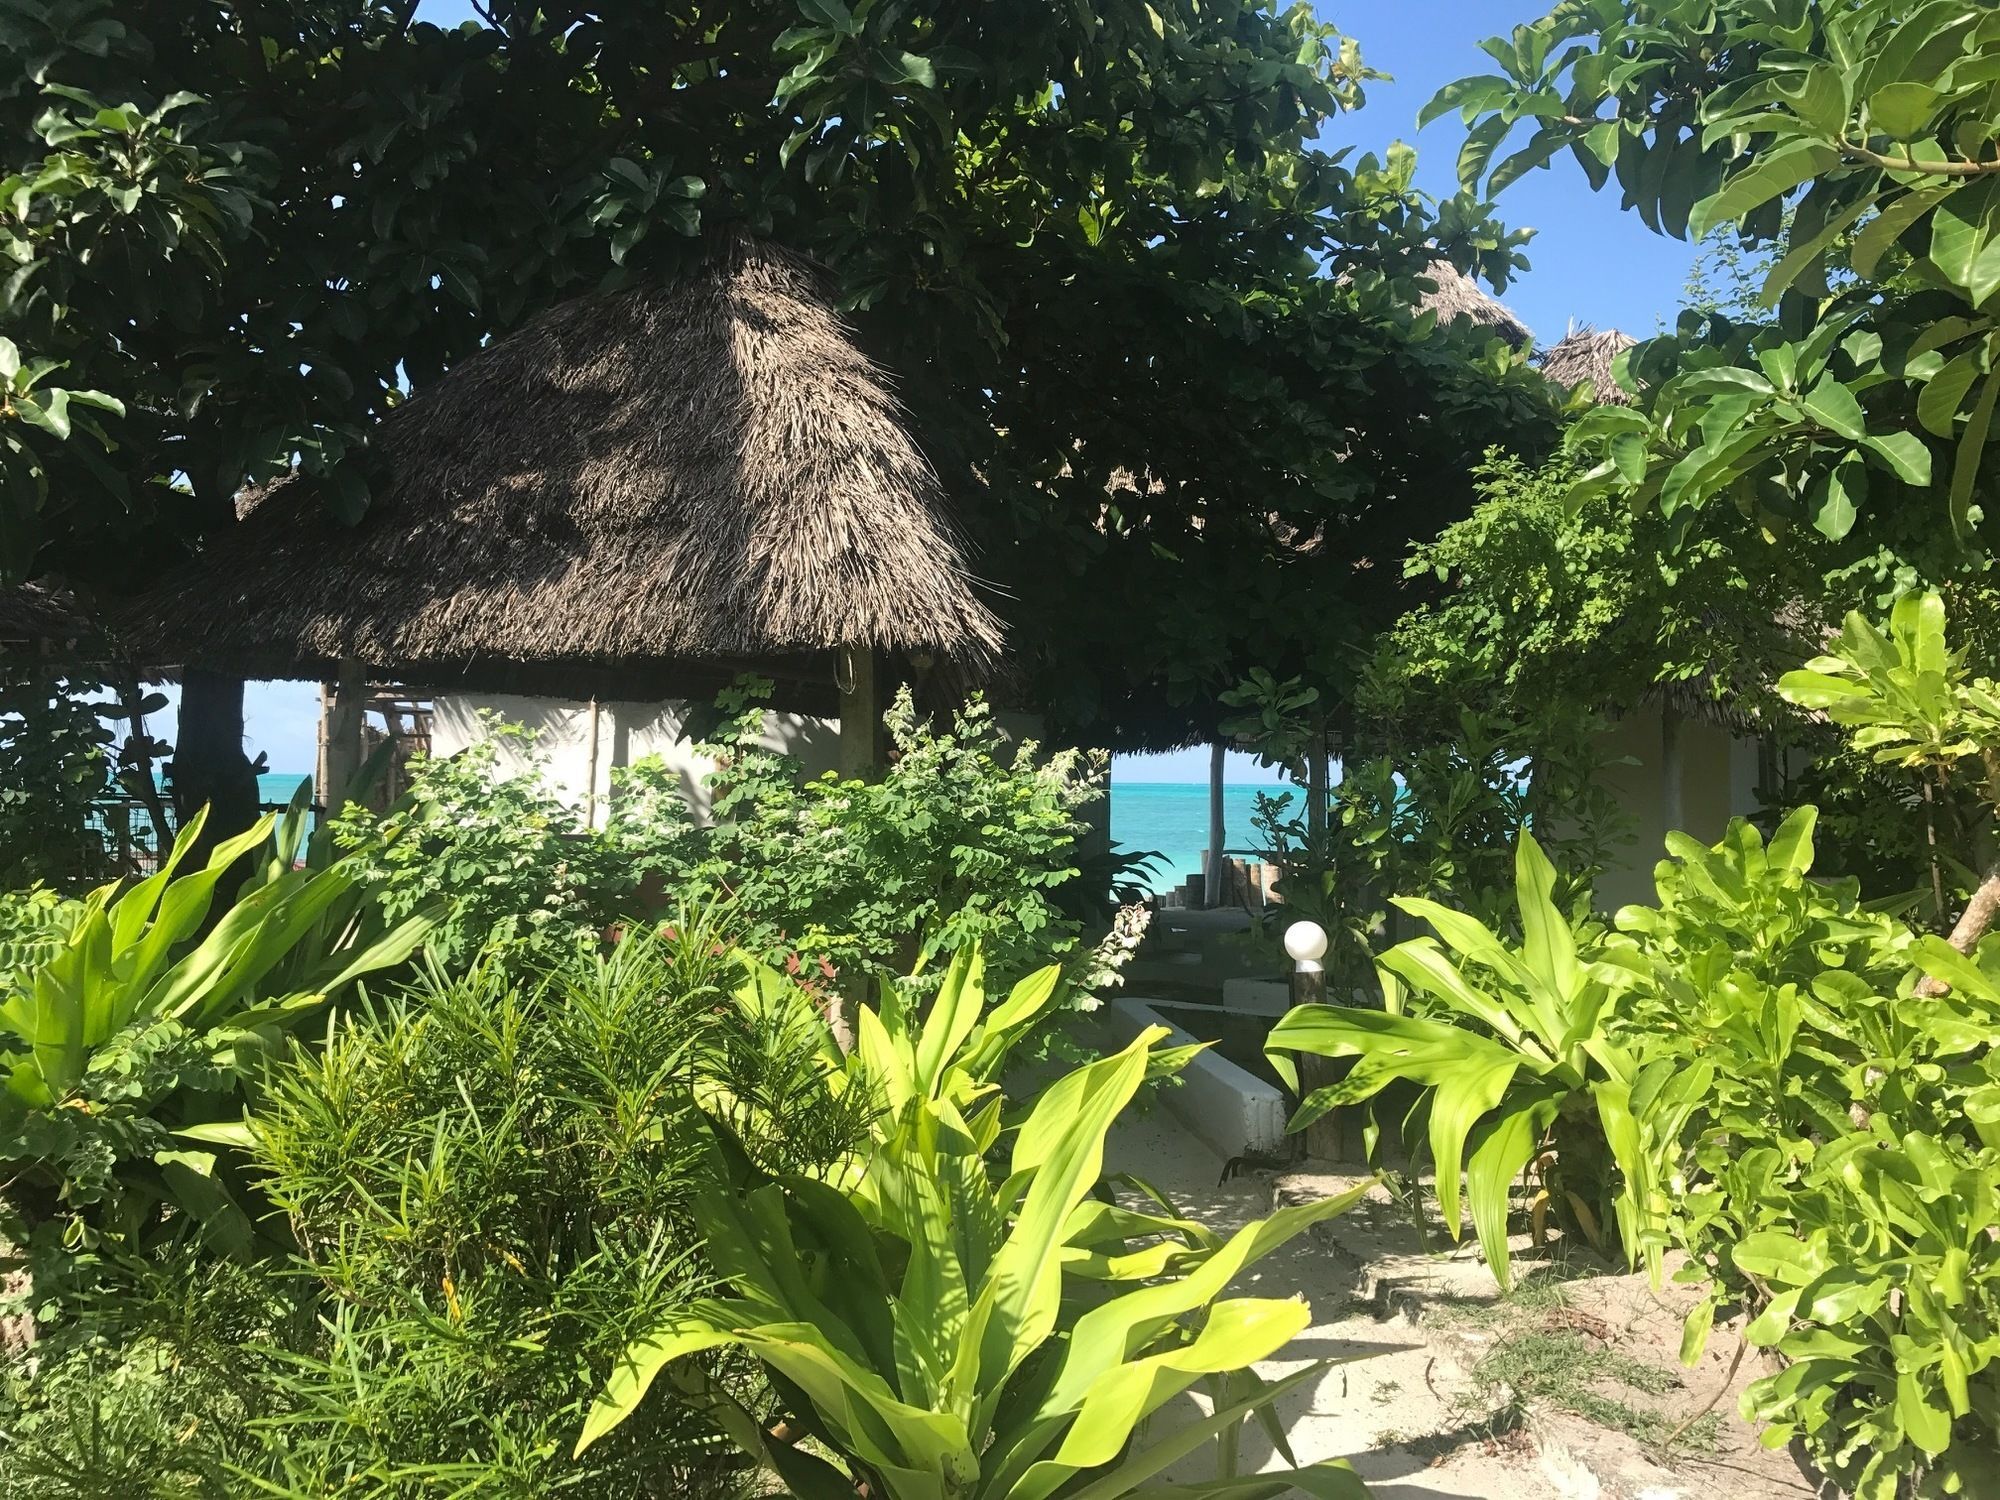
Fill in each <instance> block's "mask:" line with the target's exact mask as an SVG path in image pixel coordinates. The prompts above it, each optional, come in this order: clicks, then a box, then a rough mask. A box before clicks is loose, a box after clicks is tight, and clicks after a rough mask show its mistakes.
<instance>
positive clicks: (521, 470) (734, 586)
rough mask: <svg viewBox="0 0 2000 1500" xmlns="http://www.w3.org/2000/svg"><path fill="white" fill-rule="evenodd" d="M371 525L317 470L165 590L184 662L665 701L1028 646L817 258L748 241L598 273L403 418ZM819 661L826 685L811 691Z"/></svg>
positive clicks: (381, 453)
mask: <svg viewBox="0 0 2000 1500" xmlns="http://www.w3.org/2000/svg"><path fill="white" fill-rule="evenodd" d="M371 461H372V462H373V463H374V464H375V466H376V468H377V470H378V473H379V477H378V478H377V480H376V482H375V484H374V494H373V500H372V503H371V505H370V507H369V510H368V512H367V514H366V515H365V516H364V517H363V519H362V521H361V522H360V524H359V525H357V526H353V527H349V526H345V525H342V524H341V523H340V522H339V521H337V520H336V519H334V518H333V517H332V516H331V515H330V514H329V512H328V509H327V507H326V506H324V505H323V504H321V501H320V496H319V495H318V494H317V493H315V485H314V484H313V482H311V481H310V480H307V479H304V478H300V477H294V478H292V479H289V480H284V481H280V482H279V483H277V484H275V485H273V486H271V487H270V488H269V489H267V490H266V491H264V492H263V493H261V494H258V495H255V496H253V497H251V498H250V500H249V503H248V504H247V506H246V508H245V513H244V514H243V515H242V516H241V519H240V520H239V522H238V524H237V525H235V526H233V527H231V528H229V529H228V530H227V531H226V532H224V533H223V534H221V535H220V536H218V537H216V538H215V539H214V540H213V541H212V542H210V543H209V544H208V545H207V546H206V547H205V548H204V549H203V551H202V553H201V555H200V556H199V557H198V558H197V559H196V560H195V561H194V562H193V564H192V565H190V566H188V567H186V568H183V569H181V570H180V571H179V572H177V573H176V574H174V575H173V576H171V577H169V578H168V579H166V580H165V581H164V582H163V584H162V586H161V587H159V588H158V589H155V590H153V591H151V592H150V593H149V594H148V595H147V596H146V597H144V598H142V599H141V600H140V601H138V603H137V605H136V606H135V608H134V609H133V611H132V619H131V622H130V634H131V636H132V637H133V639H134V641H135V644H137V645H138V646H139V647H140V649H141V650H142V651H143V653H144V654H145V655H147V656H148V657H150V658H152V659H153V660H154V662H155V663H156V664H159V665H176V666H190V665H192V666H199V667H205V668H209V669H213V670H219V671H227V672H233V673H241V674H243V675H246V676H257V677H290V678H307V679H312V678H318V679H322V680H324V679H327V678H330V677H332V676H334V674H335V671H336V669H337V668H338V667H339V666H340V664H342V663H347V664H348V665H349V666H350V668H351V667H352V666H353V665H354V664H359V665H361V666H364V667H366V668H368V669H372V670H374V671H375V672H377V673H385V674H394V675H395V676H397V677H398V678H400V679H401V680H404V681H407V682H411V683H413V684H420V685H422V686H426V687H430V688H440V689H442V688H454V687H457V688H465V689H471V690H476V691H484V692H519V693H530V694H540V695H546V696H557V697H563V698H568V699H578V700H580V699H582V698H584V697H586V696H592V695H597V696H605V697H623V698H633V699H656V698H666V697H679V696H689V697H692V696H699V695H704V694H706V693H707V692H709V691H712V690H713V688H715V687H717V686H720V685H723V684H725V683H726V682H727V681H728V680H729V679H730V678H731V677H732V676H734V675H735V674H736V673H737V672H739V671H742V670H745V669H754V670H756V671H758V672H761V673H764V674H766V675H769V676H772V677H774V678H776V679H778V681H779V683H780V685H781V686H780V697H781V698H784V697H787V696H789V697H790V698H791V699H792V701H794V702H796V703H798V706H801V707H815V708H822V709H823V708H830V707H831V706H832V705H831V697H832V684H833V681H834V678H835V670H836V660H837V658H838V657H839V655H840V654H841V653H842V652H843V651H846V650H850V649H852V650H861V649H864V648H865V649H866V650H868V651H869V652H871V653H872V652H883V653H891V654H900V655H904V656H930V657H934V658H940V659H947V660H950V661H954V662H957V663H960V664H964V665H971V666H978V665H983V664H984V663H986V662H988V661H990V660H991V659H992V658H993V657H995V655H996V654H997V652H998V650H999V645H1000V636H1001V627H1000V624H999V622H998V620H997V619H996V618H995V617H994V615H993V614H992V613H991V612H990V611H989V610H988V609H987V607H986V606H985V605H984V604H982V603H981V602H980V600H979V599H978V598H977V596H976V595H975V592H974V589H973V586H972V583H971V579H970V572H969V563H968V558H967V554H966V549H965V546H964V543H963V542H962V540H961V536H960V533H959V532H958V530H957V529H956V527H955V526H954V525H953V523H952V521H951V519H950V518H949V515H948V512H947V507H946V505H945V500H944V496H943V493H942V491H941V489H940V486H939V484H938V480H937V477H936V475H935V474H934V473H933V471H932V469H931V467H930V465H929V464H928V462H926V460H925V458H924V456H923V454H922V453H921V452H920V451H919V449H918V447H917V444H916V443H915V441H914V440H913V439H912V438H911V436H910V434H909V432H908V431H907V429H906V427H905V425H904V420H903V413H902V411H901V409H900V407H899V406H898V404H897V401H896V399H895V397H894V395H893V394H892V393H891V390H890V388H889V385H888V382H887V380H886V379H885V377H884V375H883V373H882V372H881V370H879V369H878V368H877V367H876V366H875V365H874V364H872V363H871V362H870V361H869V359H868V358H867V356H866V355H864V354H863V353H862V352H861V351H860V349H859V348H858V347H856V345H855V343H854V341H853V339H852V337H851V335H850V332H849V330H848V329H847V327H846V326H845V325H844V324H843V323H842V321H841V320H840V318H839V317H838V315H837V314H836V313H835V312H834V311H833V310H832V307H831V305H830V303H829V302H828V300H827V297H826V292H825V288H824V286H823V284H822V281H821V277H820V276H819V274H818V273H817V271H816V270H815V269H814V268H813V267H812V266H810V265H809V264H808V263H807V262H805V261H804V260H801V259H799V258H798V257H796V256H794V255H791V254H789V253H787V252H785V251H783V250H780V249H777V248H774V247H772V246H769V245H764V244H759V243H756V242H753V241H750V240H747V239H741V238H734V239H728V240H723V241H718V242H717V243H716V244H715V245H714V246H712V247H711V251H710V253H709V254H708V255H707V257H706V258H705V259H704V260H703V261H702V262H701V263H700V265H699V266H698V267H696V268H695V269H694V270H692V271H690V272H688V273H687V274H685V275H683V276H681V277H679V278H676V279H673V280H670V281H666V282H661V283H649V284H645V285H640V286H635V287H630V288H626V289H623V290H618V291H613V292H603V293H597V294H594V295H589V296H583V297H579V298H577V299H575V300H573V301H570V302H566V303H563V304H561V305H560V306H557V307H555V308H553V309H551V310H550V311H548V312H547V313H544V314H543V315H541V316H540V317H538V318H536V319H534V320H533V321H531V322H530V323H528V324H526V325H525V326H524V327H522V328H520V329H519V330H517V331H516V332H514V333H511V334H509V335H507V336H506V337H504V338H501V339H497V340H495V341H494V342H493V343H492V344H490V345H489V346H488V347H487V348H485V349H483V350H481V351H479V352H478V353H477V354H475V355H473V356H471V357H470V358H468V359H466V360H464V361H463V362H461V363H460V364H459V365H457V366H456V367H454V368H453V369H452V370H451V372H450V373H449V374H448V375H446V376H445V377H444V378H443V379H441V380H439V381H438V382H437V383H436V384H434V385H432V386H430V387H428V388H426V389H425V390H423V391H421V392H419V393H418V394H417V395H416V396H414V397H413V398H411V399H410V400H409V401H408V402H407V403H406V404H404V405H403V406H401V407H399V408H398V409H397V410H396V411H395V412H393V413H392V414H391V415H390V416H389V417H388V418H386V419H385V420H384V421H383V423H382V424H381V426H380V428H379V429H378V431H377V433H376V435H375V438H374V442H373V445H372V460H371ZM802 687H803V688H807V689H809V691H807V693H806V696H805V699H804V700H801V698H800V694H799V692H798V691H797V690H798V689H800V688H802Z"/></svg>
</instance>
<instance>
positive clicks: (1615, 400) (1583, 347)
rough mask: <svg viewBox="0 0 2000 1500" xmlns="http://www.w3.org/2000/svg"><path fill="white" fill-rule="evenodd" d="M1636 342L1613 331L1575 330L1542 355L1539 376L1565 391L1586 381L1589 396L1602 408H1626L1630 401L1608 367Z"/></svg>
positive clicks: (1608, 329)
mask: <svg viewBox="0 0 2000 1500" xmlns="http://www.w3.org/2000/svg"><path fill="white" fill-rule="evenodd" d="M1638 342H1639V341H1638V340H1637V339H1635V338H1631V337H1629V336H1628V335H1626V334H1622V333H1620V332H1619V331H1618V330H1617V329H1615V328H1607V329H1605V330H1604V331H1603V332H1602V333H1600V332H1598V331H1597V330H1596V329H1595V328H1589V327H1585V328H1578V329H1575V330H1573V331H1572V332H1571V333H1570V334H1569V336H1568V337H1567V338H1565V339H1563V341H1562V342H1561V343H1559V344H1557V345H1555V346H1554V347H1553V348H1551V349H1550V350H1549V351H1548V352H1547V353H1545V354H1543V355H1542V373H1543V374H1544V375H1546V376H1548V378H1549V379H1550V380H1552V381H1554V382H1555V383H1556V384H1557V385H1559V386H1561V387H1562V388H1563V389H1564V390H1565V391H1573V390H1575V389H1576V388H1577V387H1578V386H1579V385H1581V384H1583V382H1584V381H1586V380H1587V381H1589V382H1590V384H1591V389H1592V393H1593V395H1594V396H1595V397H1596V399H1597V400H1598V401H1599V402H1600V403H1602V404H1603V405H1606V406H1630V405H1631V404H1632V398H1631V396H1630V395H1628V394H1627V393H1626V392H1625V390H1624V388H1623V387H1622V386H1620V385H1619V384H1618V380H1617V378H1616V377H1615V376H1614V375H1613V374H1612V373H1611V365H1612V362H1613V361H1614V360H1616V359H1617V358H1618V356H1619V355H1621V354H1623V353H1624V352H1625V351H1626V350H1627V349H1630V348H1631V347H1632V346H1633V345H1634V344H1636V343H1638Z"/></svg>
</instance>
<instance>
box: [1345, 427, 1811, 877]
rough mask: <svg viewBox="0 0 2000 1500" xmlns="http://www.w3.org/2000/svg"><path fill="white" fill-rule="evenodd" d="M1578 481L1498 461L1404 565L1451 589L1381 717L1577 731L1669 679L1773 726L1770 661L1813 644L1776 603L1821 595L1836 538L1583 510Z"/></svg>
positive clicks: (1413, 632)
mask: <svg viewBox="0 0 2000 1500" xmlns="http://www.w3.org/2000/svg"><path fill="white" fill-rule="evenodd" d="M1581 472H1582V471H1581V469H1580V468H1579V466H1578V465H1577V464H1576V463H1575V462H1574V461H1573V460H1571V459H1568V458H1557V459H1552V460H1550V461H1549V462H1548V463H1546V464H1544V465H1541V466H1540V467H1530V466H1528V465H1527V464H1524V463H1522V462H1521V461H1520V460H1519V459H1517V458H1514V457H1511V456H1508V455H1505V454H1501V453H1498V452H1496V453H1494V454H1491V455H1489V456H1488V459H1487V461H1486V462H1485V463H1484V464H1483V465H1482V466H1481V468H1480V469H1479V471H1478V481H1479V489H1480V497H1481V498H1480V503H1479V505H1478V507H1477V509H1475V510H1474V511H1473V512H1472V514H1471V515H1470V516H1468V517H1466V518H1465V519H1464V520H1462V521H1458V522H1456V523H1454V524H1453V525H1451V526H1448V527H1446V528H1445V530H1444V531H1443V532H1441V533H1440V534H1439V535H1438V536H1437V537H1436V538H1435V539H1434V540H1432V541H1429V542H1426V543H1424V544H1423V545H1422V546H1420V547H1418V548H1416V549H1415V550H1414V551H1413V552H1412V553H1411V554H1410V557H1409V560H1408V562H1407V563H1406V564H1405V566H1404V572H1405V574H1406V576H1408V577H1409V578H1412V579H1419V578H1425V577H1427V576H1428V577H1429V578H1431V579H1434V580H1435V581H1436V582H1437V583H1440V584H1444V585H1448V586H1449V590H1450V591H1449V592H1448V593H1446V594H1445V595H1444V596H1443V597H1442V598H1439V599H1437V600H1435V601H1434V602H1431V603H1428V604H1424V605H1420V606H1419V607H1418V608H1416V609H1413V610H1411V611H1409V612H1408V613H1407V614H1405V615H1404V616H1403V617H1402V618H1401V619H1399V620H1398V621H1397V622H1396V624H1395V626H1394V628H1393V629H1391V630H1390V631H1389V632H1388V633H1387V634H1386V635H1385V636H1384V637H1383V639H1382V641H1381V643H1380V645H1379V646H1378V648H1377V651H1376V656H1375V659H1374V660H1373V661H1372V662H1371V663H1370V664H1369V669H1368V674H1367V677H1366V680H1365V681H1364V683H1363V685H1362V688H1361V692H1360V699H1361V703H1362V706H1363V708H1364V709H1365V710H1366V711H1367V712H1369V713H1370V715H1371V716H1373V717H1376V718H1379V719H1381V720H1384V721H1386V722H1387V723H1390V724H1393V725H1399V726H1407V730H1406V732H1424V731H1428V732H1431V733H1445V732H1448V731H1449V730H1450V729H1451V727H1452V725H1451V722H1450V720H1451V719H1452V718H1453V717H1455V716H1456V715H1457V714H1458V713H1459V712H1460V711H1461V710H1462V709H1464V708H1474V709H1477V710H1478V711H1481V712H1484V713H1491V714H1498V715H1501V716H1502V717H1506V718H1514V719H1529V720H1533V719H1536V718H1546V717H1553V716H1557V715H1560V716H1561V717H1563V718H1565V719H1568V720H1571V721H1579V720H1582V719H1584V718H1588V717H1591V716H1594V715H1598V714H1620V713H1627V712H1630V711H1632V710H1634V709H1637V708H1639V707H1641V706H1642V705H1643V704H1644V703H1645V702H1646V701H1647V699H1648V698H1649V697H1650V696H1653V695H1657V694H1658V693H1659V692H1660V691H1661V689H1662V688H1663V687H1672V688H1676V689H1679V691H1680V692H1682V693H1685V694H1687V695H1689V696H1693V697H1697V698H1709V699H1716V700H1722V699H1727V700H1728V704H1729V707H1730V709H1731V710H1732V711H1734V712H1735V713H1738V714H1740V715H1743V716H1745V717H1750V716H1768V711H1769V708H1770V706H1771V705H1770V702H1769V699H1770V692H1769V686H1768V678H1769V677H1770V676H1772V675H1775V671H1776V667H1775V666H1774V663H1775V662H1791V661H1796V660H1797V659H1798V655H1799V649H1800V648H1799V646H1798V643H1797V641H1796V640H1795V639H1793V638H1792V637H1791V635H1790V634H1789V633H1787V632H1785V631H1782V630H1780V629H1778V628H1777V627H1776V626H1775V625H1774V623H1773V613H1774V608H1773V606H1774V599H1775V598H1778V597H1783V598H1787V599H1792V598H1799V597H1804V598H1807V599H1810V600H1813V601H1814V602H1816V601H1817V599H1818V597H1819V596H1820V595H1821V594H1822V593H1824V592H1825V591H1826V590H1825V587H1824V584H1823V583H1822V581H1821V577H1820V574H1821V571H1822V570H1824V569H1826V568H1828V567H1830V566H1831V565H1832V564H1833V562H1834V561H1835V560H1836V559H1835V557H1834V556H1833V555H1832V553H1833V548H1832V546H1831V544H1830V543H1827V542H1826V541H1825V540H1824V539H1823V538H1819V537H1817V536H1815V535H1813V534H1811V533H1807V534H1804V535H1795V536H1791V537H1788V538H1787V544H1786V546H1785V548H1784V549H1782V551H1774V550H1773V549H1771V548H1770V547H1768V546H1766V545H1765V543H1764V539H1763V538H1762V537H1761V536H1759V535H1758V533H1757V530H1756V528H1755V526H1754V525H1753V524H1752V523H1751V522H1749V521H1747V520H1746V519H1744V518H1743V517H1741V516H1739V515H1737V514H1736V513H1735V512H1734V511H1733V510H1727V509H1723V510H1716V511H1710V512H1705V513H1703V514H1701V515H1700V516H1698V517H1697V516H1691V515H1683V516H1680V517H1678V518H1676V519H1675V520H1672V521H1670V520H1668V519H1667V518H1666V517H1664V516H1662V515H1661V514H1660V513H1659V512H1658V511H1657V510H1651V509H1639V510H1635V509H1634V508H1633V507H1632V506H1631V505H1630V504H1628V503H1626V502H1625V501H1624V500H1623V499H1622V498H1617V497H1612V496H1606V495H1599V496H1594V497H1590V498H1586V499H1582V500H1580V501H1576V500H1573V498H1572V495H1571V490H1572V489H1573V487H1574V485H1575V483H1576V480H1577V478H1578V477H1579V475H1580V474H1581ZM1441 709H1442V711H1441ZM1441 721H1442V722H1441ZM1558 862H1559V863H1560V861H1558Z"/></svg>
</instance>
